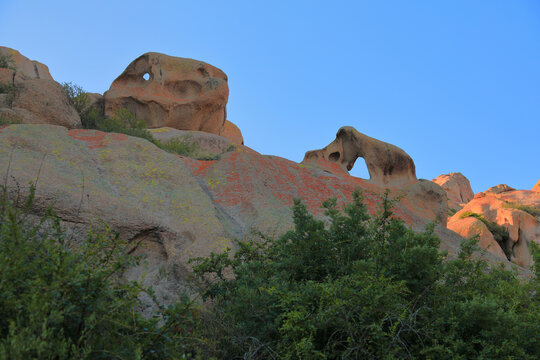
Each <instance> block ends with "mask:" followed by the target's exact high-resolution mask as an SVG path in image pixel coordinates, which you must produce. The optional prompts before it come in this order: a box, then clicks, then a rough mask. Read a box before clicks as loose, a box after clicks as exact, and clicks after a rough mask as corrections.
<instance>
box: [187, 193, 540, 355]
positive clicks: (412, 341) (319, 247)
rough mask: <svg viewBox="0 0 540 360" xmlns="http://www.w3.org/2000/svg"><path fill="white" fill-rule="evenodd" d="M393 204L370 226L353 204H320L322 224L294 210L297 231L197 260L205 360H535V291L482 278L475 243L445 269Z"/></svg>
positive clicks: (534, 286)
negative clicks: (208, 340)
mask: <svg viewBox="0 0 540 360" xmlns="http://www.w3.org/2000/svg"><path fill="white" fill-rule="evenodd" d="M395 201H396V200H393V199H390V198H389V195H388V192H387V193H386V194H385V195H384V196H383V198H382V201H381V207H380V209H379V211H378V213H377V214H376V215H375V216H373V217H370V216H369V215H368V213H367V211H366V208H365V206H364V205H363V203H362V197H361V196H360V195H359V194H358V193H355V194H354V196H353V202H352V203H351V204H349V205H347V206H345V208H344V211H343V213H341V212H340V211H339V210H338V209H337V208H336V201H335V200H329V201H327V202H325V203H324V206H325V208H326V212H325V213H326V216H327V221H322V220H317V219H315V218H314V217H313V216H312V215H311V214H309V212H308V211H307V210H306V207H305V206H304V205H303V204H302V203H301V202H300V201H295V205H294V207H293V214H294V224H295V227H294V230H292V231H289V232H288V233H286V234H285V235H283V236H281V237H279V238H278V239H276V240H273V239H269V238H265V237H264V236H263V237H262V238H261V239H260V241H255V240H250V241H240V242H238V249H237V250H236V252H234V253H233V252H232V251H228V252H225V253H222V254H212V255H210V256H209V257H204V258H198V259H195V260H194V263H195V267H194V270H195V274H197V276H198V280H199V281H200V286H201V291H202V294H203V296H204V298H205V299H207V300H208V301H210V303H211V304H212V307H211V309H212V310H211V312H210V314H211V315H210V317H211V318H212V319H214V323H213V326H212V329H214V334H213V335H212V336H213V341H214V342H215V345H214V351H215V353H214V355H215V356H217V357H218V358H223V359H229V358H244V359H281V358H283V359H344V358H345V359H349V358H352V359H402V358H403V359H413V358H414V359H416V358H419V359H445V358H446V359H499V358H520V359H535V358H538V357H539V356H540V346H538V345H539V344H540V340H539V334H540V328H539V326H540V321H539V320H540V319H539V314H540V311H539V310H540V307H539V301H538V295H537V294H538V282H537V281H536V280H534V281H524V280H523V279H520V278H519V277H518V276H517V274H516V273H515V272H510V271H507V270H504V269H503V268H502V267H501V268H494V269H491V271H488V270H489V269H488V268H487V265H486V264H485V263H484V262H483V261H482V260H479V259H478V258H477V257H476V256H473V253H474V252H475V251H477V250H478V248H477V246H476V245H475V244H476V243H475V241H476V240H475V239H472V240H469V241H467V242H465V243H464V244H463V246H462V249H461V251H460V253H459V255H458V256H457V258H455V259H446V260H445V257H446V255H445V254H444V253H441V252H440V251H439V243H440V240H439V239H438V238H437V237H436V236H435V235H434V232H433V226H428V227H427V228H426V230H425V231H424V232H422V233H415V232H413V231H412V230H411V229H408V228H407V227H405V226H404V224H403V222H402V221H400V220H398V219H396V218H395V217H394V216H393V215H392V205H393V203H394V202H395ZM443 260H444V261H443ZM216 328H218V329H219V330H218V331H217V334H216V333H215V332H216V331H215V329H216ZM508 331H510V332H511V334H509V333H508Z"/></svg>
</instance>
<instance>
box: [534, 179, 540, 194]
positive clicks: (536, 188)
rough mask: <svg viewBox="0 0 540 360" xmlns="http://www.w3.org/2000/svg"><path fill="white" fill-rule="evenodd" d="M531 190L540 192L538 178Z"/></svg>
mask: <svg viewBox="0 0 540 360" xmlns="http://www.w3.org/2000/svg"><path fill="white" fill-rule="evenodd" d="M532 191H534V192H537V193H540V180H538V182H537V183H536V184H535V185H534V186H533V188H532Z"/></svg>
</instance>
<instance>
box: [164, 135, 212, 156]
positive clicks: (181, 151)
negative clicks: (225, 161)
mask: <svg viewBox="0 0 540 360" xmlns="http://www.w3.org/2000/svg"><path fill="white" fill-rule="evenodd" d="M154 144H156V146H157V147H159V148H160V149H163V150H165V151H167V152H170V153H173V154H178V155H182V156H187V157H190V158H193V159H197V160H218V159H219V158H220V155H219V154H209V153H208V152H206V151H205V150H203V149H201V147H200V146H199V144H198V143H197V142H194V141H193V140H191V136H190V135H184V136H183V137H182V138H181V139H178V138H173V139H170V140H168V141H165V142H163V141H158V140H155V141H154Z"/></svg>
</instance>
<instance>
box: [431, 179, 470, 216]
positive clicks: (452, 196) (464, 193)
mask: <svg viewBox="0 0 540 360" xmlns="http://www.w3.org/2000/svg"><path fill="white" fill-rule="evenodd" d="M432 181H433V182H434V183H435V184H437V185H439V186H440V187H442V188H443V190H444V191H446V195H447V196H448V208H449V209H453V210H455V211H457V210H460V209H461V208H463V206H464V205H465V204H467V203H468V202H469V201H471V200H472V199H473V197H474V193H473V191H472V188H471V183H470V182H469V180H468V179H467V178H466V177H465V176H463V174H462V173H460V172H454V173H450V174H447V175H439V176H438V177H437V178H436V179H433V180H432Z"/></svg>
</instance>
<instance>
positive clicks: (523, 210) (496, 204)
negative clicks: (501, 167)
mask: <svg viewBox="0 0 540 360" xmlns="http://www.w3.org/2000/svg"><path fill="white" fill-rule="evenodd" d="M509 189H511V188H510V187H508V186H498V187H493V188H490V190H489V191H485V192H482V193H478V194H476V195H475V197H474V199H473V200H471V201H470V202H469V203H468V204H466V205H465V206H464V207H463V209H461V210H460V211H458V212H457V213H456V214H455V215H454V216H452V217H451V218H450V219H449V220H448V228H449V229H450V230H453V231H455V232H457V233H458V234H460V235H462V236H463V237H470V236H472V235H479V236H480V245H481V246H483V247H484V248H485V249H487V250H488V251H490V252H492V253H493V254H499V255H500V251H503V252H504V253H505V255H506V257H508V259H509V260H510V261H512V262H514V263H516V264H518V265H520V266H523V267H525V268H528V267H529V266H530V265H531V264H532V262H533V261H532V257H531V253H530V243H531V242H534V243H536V244H539V245H540V194H539V193H535V192H533V191H528V190H509ZM471 213H473V214H476V215H475V216H480V217H482V218H483V219H484V221H486V222H489V223H492V224H497V225H500V226H502V227H503V228H504V229H505V232H504V233H502V234H501V232H500V231H499V234H498V236H499V237H502V239H501V240H500V241H499V242H497V243H496V244H495V243H493V241H491V240H489V239H488V238H489V236H488V235H487V234H486V231H485V230H486V228H484V227H482V226H480V225H479V224H478V222H477V221H473V220H471V218H470V216H469V215H471ZM472 223H475V224H472ZM472 225H474V226H472ZM495 231H496V230H495ZM492 235H495V234H492ZM501 235H502V236H501Z"/></svg>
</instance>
